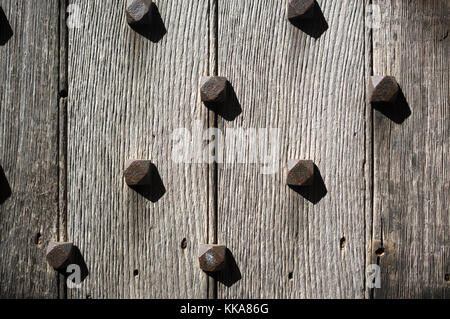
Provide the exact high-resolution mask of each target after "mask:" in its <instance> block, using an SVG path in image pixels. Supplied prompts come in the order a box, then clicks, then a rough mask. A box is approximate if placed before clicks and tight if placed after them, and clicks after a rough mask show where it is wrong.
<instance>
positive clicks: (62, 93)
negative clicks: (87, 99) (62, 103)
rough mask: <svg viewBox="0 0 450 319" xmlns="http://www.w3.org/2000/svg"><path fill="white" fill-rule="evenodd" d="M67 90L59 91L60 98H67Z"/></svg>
mask: <svg viewBox="0 0 450 319" xmlns="http://www.w3.org/2000/svg"><path fill="white" fill-rule="evenodd" d="M67 95H68V94H67V91H66V90H61V91H59V97H60V98H63V99H64V98H66V97H67Z"/></svg>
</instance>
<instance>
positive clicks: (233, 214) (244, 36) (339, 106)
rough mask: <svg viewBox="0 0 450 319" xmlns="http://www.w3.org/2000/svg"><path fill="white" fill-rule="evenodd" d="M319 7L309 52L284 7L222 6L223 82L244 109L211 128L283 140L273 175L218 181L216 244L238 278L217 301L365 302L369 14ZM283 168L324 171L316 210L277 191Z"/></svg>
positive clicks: (233, 2) (230, 169)
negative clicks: (295, 163)
mask: <svg viewBox="0 0 450 319" xmlns="http://www.w3.org/2000/svg"><path fill="white" fill-rule="evenodd" d="M318 2H319V4H320V6H321V8H322V10H323V12H324V16H325V18H326V20H327V21H328V24H329V29H328V30H327V31H326V33H325V34H324V35H323V36H322V37H321V38H320V39H318V40H314V39H313V38H311V37H309V36H308V35H306V34H305V33H303V32H302V31H300V30H298V29H296V28H295V27H294V26H292V25H291V24H290V23H289V22H288V21H287V20H286V1H284V0H283V1H281V0H279V1H271V0H265V1H251V0H226V1H225V0H223V1H222V0H219V37H218V38H219V74H220V75H223V76H227V77H228V78H229V80H230V81H231V82H232V83H233V85H234V88H235V91H236V92H237V96H238V98H239V100H240V103H241V105H242V109H243V113H242V114H241V115H240V117H238V118H237V119H236V120H235V121H234V122H226V121H223V120H220V121H219V126H220V127H221V128H222V129H223V130H225V132H224V134H227V133H226V130H227V129H229V128H244V129H248V128H279V129H280V133H281V140H280V141H279V142H278V143H277V144H278V145H279V148H280V149H279V153H277V154H276V155H279V158H280V169H279V170H278V172H277V173H276V174H274V175H262V174H261V165H253V164H252V165H250V164H244V165H240V164H226V165H223V166H221V167H220V169H219V180H218V187H219V211H218V229H219V243H221V244H226V245H228V247H229V248H230V250H231V251H232V252H233V254H234V257H235V259H236V261H237V264H238V267H239V268H240V272H241V274H242V279H241V280H240V281H238V282H237V283H235V284H234V285H233V286H232V287H226V286H225V285H219V297H220V298H364V295H365V292H364V289H365V288H364V280H365V279H364V278H365V275H364V272H365V258H366V253H365V252H366V247H365V245H366V244H365V242H366V238H365V213H366V196H367V194H366V192H367V191H368V190H367V184H368V181H367V178H368V177H370V176H368V171H369V170H368V169H367V165H370V163H368V161H367V158H366V152H367V150H366V147H367V145H366V138H367V137H366V129H367V121H368V119H367V118H366V117H367V113H366V103H365V73H366V70H365V65H366V56H365V49H366V48H365V42H366V40H365V30H364V20H365V19H364V3H365V2H364V1H352V0H347V1H332V0H330V1H325V0H322V1H318ZM239 136H240V137H243V134H240V135H239ZM369 141H370V140H369ZM236 148H239V147H238V146H237V145H236V144H231V145H226V152H228V153H229V152H234V151H235V150H236ZM244 154H245V156H246V158H247V159H249V158H250V157H251V156H252V155H254V154H252V153H251V151H248V152H246V153H244ZM290 159H311V160H314V161H315V163H316V164H317V166H318V168H319V169H320V172H321V175H322V177H323V179H324V182H325V186H326V188H327V190H328V193H327V195H326V196H325V197H324V198H323V199H322V200H321V201H320V202H319V203H317V204H316V205H313V204H312V203H310V202H309V201H307V200H305V199H304V198H302V197H301V196H300V195H299V194H297V193H295V192H293V191H292V190H290V189H289V188H288V187H287V186H285V183H286V166H287V162H288V160H290ZM344 237H345V244H344V243H343V246H345V247H343V248H341V239H342V240H343V238H344Z"/></svg>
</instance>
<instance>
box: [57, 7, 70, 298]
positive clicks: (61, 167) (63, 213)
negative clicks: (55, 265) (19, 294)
mask: <svg viewBox="0 0 450 319" xmlns="http://www.w3.org/2000/svg"><path fill="white" fill-rule="evenodd" d="M58 10H59V19H58V47H59V55H58V59H59V63H58V92H57V93H58V217H57V225H56V229H57V234H58V241H67V240H68V238H67V142H68V136H67V123H68V122H67V93H68V48H69V43H68V28H67V24H66V12H67V0H60V1H59V7H58ZM57 284H58V299H67V287H66V285H65V282H64V277H63V276H61V275H58V281H57Z"/></svg>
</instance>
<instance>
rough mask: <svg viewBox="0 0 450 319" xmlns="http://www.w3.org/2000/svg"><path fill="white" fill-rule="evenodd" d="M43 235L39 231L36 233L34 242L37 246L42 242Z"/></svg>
mask: <svg viewBox="0 0 450 319" xmlns="http://www.w3.org/2000/svg"><path fill="white" fill-rule="evenodd" d="M41 237H42V235H41V233H40V232H38V233H37V234H36V236H35V238H34V243H35V244H36V245H37V246H39V245H41V244H42V240H41Z"/></svg>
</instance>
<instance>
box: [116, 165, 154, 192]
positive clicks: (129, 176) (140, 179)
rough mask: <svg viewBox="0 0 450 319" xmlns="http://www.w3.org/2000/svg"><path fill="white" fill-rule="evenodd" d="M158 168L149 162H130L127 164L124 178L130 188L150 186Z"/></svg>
mask: <svg viewBox="0 0 450 319" xmlns="http://www.w3.org/2000/svg"><path fill="white" fill-rule="evenodd" d="M155 170H156V167H155V165H153V164H152V162H150V161H147V160H129V161H127V163H126V164H125V171H124V174H123V175H124V177H125V182H126V183H127V185H128V186H132V187H133V186H150V185H151V182H152V174H153V173H154V172H155Z"/></svg>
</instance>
